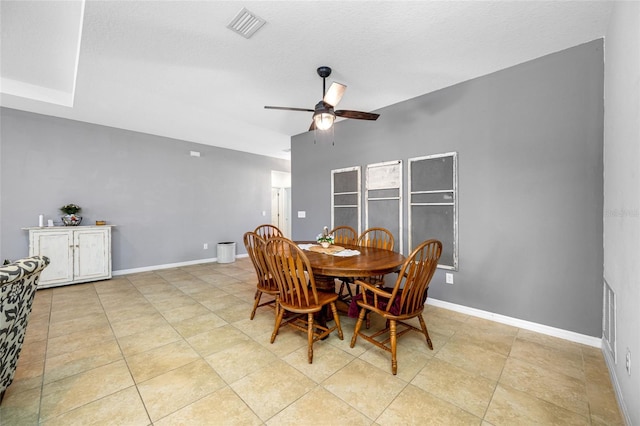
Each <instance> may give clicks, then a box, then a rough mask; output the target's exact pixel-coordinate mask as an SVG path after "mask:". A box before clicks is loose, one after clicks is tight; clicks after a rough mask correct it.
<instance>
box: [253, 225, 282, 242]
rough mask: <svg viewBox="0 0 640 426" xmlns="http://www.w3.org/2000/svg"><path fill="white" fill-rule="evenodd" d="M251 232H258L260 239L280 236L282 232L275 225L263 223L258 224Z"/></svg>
mask: <svg viewBox="0 0 640 426" xmlns="http://www.w3.org/2000/svg"><path fill="white" fill-rule="evenodd" d="M253 232H255V233H256V234H258V235H259V236H260V237H262V239H264V240H268V239H269V238H271V237H282V236H284V234H283V233H282V231H281V230H280V229H279V228H278V227H277V226H275V225H270V224H268V223H265V224H264V225H260V226H258V227H257V228H256V229H255V230H254V231H253Z"/></svg>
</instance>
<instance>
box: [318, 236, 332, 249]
mask: <svg viewBox="0 0 640 426" xmlns="http://www.w3.org/2000/svg"><path fill="white" fill-rule="evenodd" d="M316 241H317V242H318V243H320V245H321V246H322V247H324V248H328V247H329V246H330V245H331V244H333V241H334V239H333V234H318V236H317V237H316Z"/></svg>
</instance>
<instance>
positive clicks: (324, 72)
mask: <svg viewBox="0 0 640 426" xmlns="http://www.w3.org/2000/svg"><path fill="white" fill-rule="evenodd" d="M318 75H319V76H320V77H322V78H327V77H329V76H330V75H331V68H329V67H327V66H322V67H319V68H318Z"/></svg>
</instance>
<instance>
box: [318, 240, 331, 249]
mask: <svg viewBox="0 0 640 426" xmlns="http://www.w3.org/2000/svg"><path fill="white" fill-rule="evenodd" d="M320 245H321V246H322V247H324V248H329V246H330V245H331V243H330V242H329V241H322V242H321V243H320Z"/></svg>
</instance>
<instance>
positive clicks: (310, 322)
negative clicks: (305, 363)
mask: <svg viewBox="0 0 640 426" xmlns="http://www.w3.org/2000/svg"><path fill="white" fill-rule="evenodd" d="M307 324H308V326H307V340H308V345H309V349H308V357H309V364H311V363H312V362H313V313H309V314H307Z"/></svg>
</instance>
